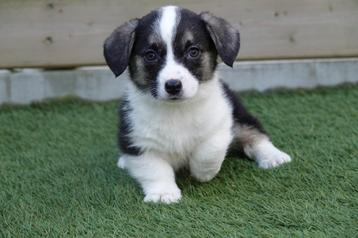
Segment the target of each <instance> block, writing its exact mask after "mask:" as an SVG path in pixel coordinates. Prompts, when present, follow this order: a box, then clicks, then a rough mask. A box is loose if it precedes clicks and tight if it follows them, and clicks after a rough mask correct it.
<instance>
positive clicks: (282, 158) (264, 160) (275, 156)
mask: <svg viewBox="0 0 358 238" xmlns="http://www.w3.org/2000/svg"><path fill="white" fill-rule="evenodd" d="M291 160H292V159H291V157H290V156H289V155H288V154H286V153H285V152H282V151H280V150H279V149H277V148H275V147H273V148H271V149H270V150H267V151H265V152H264V153H262V154H261V155H260V158H258V160H257V162H258V165H259V167H260V168H262V169H271V168H275V167H277V166H279V165H281V164H284V163H288V162H290V161H291Z"/></svg>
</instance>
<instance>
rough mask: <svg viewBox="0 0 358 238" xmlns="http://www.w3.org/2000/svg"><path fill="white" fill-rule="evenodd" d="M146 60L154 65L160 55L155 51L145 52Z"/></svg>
mask: <svg viewBox="0 0 358 238" xmlns="http://www.w3.org/2000/svg"><path fill="white" fill-rule="evenodd" d="M144 59H145V60H146V61H147V62H149V63H153V62H155V61H157V59H158V55H157V53H156V52H155V51H154V50H147V51H146V52H145V55H144Z"/></svg>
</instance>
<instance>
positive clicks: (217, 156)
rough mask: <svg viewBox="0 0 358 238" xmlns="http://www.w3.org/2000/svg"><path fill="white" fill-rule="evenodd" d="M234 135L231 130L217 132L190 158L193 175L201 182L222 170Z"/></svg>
mask: <svg viewBox="0 0 358 238" xmlns="http://www.w3.org/2000/svg"><path fill="white" fill-rule="evenodd" d="M231 138H232V135H231V133H230V131H229V130H226V131H222V132H219V133H217V134H216V135H215V136H213V137H211V138H209V139H208V140H206V141H204V142H203V143H202V144H200V145H199V146H198V147H197V149H196V150H195V152H194V153H193V155H192V158H191V159H190V163H189V164H190V172H191V175H192V176H193V177H194V178H196V179H197V180H199V181H200V182H207V181H209V180H211V179H212V178H214V177H215V175H216V174H217V173H218V172H219V171H220V168H221V164H222V162H223V161H224V159H225V156H226V152H227V149H228V147H229V145H230V141H231Z"/></svg>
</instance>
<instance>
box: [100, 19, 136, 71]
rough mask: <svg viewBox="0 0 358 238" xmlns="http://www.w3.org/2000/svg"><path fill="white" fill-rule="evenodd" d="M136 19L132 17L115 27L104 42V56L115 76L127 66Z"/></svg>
mask: <svg viewBox="0 0 358 238" xmlns="http://www.w3.org/2000/svg"><path fill="white" fill-rule="evenodd" d="M138 22H139V20H138V19H132V20H130V21H128V22H126V23H124V24H123V25H121V26H120V27H118V28H117V29H115V30H114V31H113V33H112V34H111V35H110V36H109V37H108V38H107V39H106V41H105V42H104V47H103V48H104V50H103V53H104V58H105V59H106V62H107V65H108V66H109V68H110V69H111V70H112V72H113V73H114V75H115V76H116V77H117V76H119V75H121V74H122V73H123V72H124V70H125V69H126V68H127V66H128V63H129V58H130V56H131V52H132V48H133V44H134V38H135V30H136V28H137V26H138Z"/></svg>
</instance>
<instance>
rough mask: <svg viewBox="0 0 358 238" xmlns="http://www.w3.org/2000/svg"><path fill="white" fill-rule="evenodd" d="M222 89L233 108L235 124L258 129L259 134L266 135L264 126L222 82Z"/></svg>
mask: <svg viewBox="0 0 358 238" xmlns="http://www.w3.org/2000/svg"><path fill="white" fill-rule="evenodd" d="M222 87H223V89H224V92H225V96H226V97H227V99H228V100H229V102H230V104H231V106H232V109H233V110H232V116H233V118H234V122H235V123H238V124H240V125H245V126H248V127H252V128H254V129H257V130H258V131H259V132H261V133H263V134H266V132H265V130H264V128H263V126H262V125H261V123H260V122H259V120H257V119H256V118H255V117H254V116H252V115H251V114H250V113H249V112H248V111H247V110H246V108H245V107H244V106H243V105H242V103H241V101H240V98H239V97H236V96H235V94H234V93H233V92H232V91H231V90H230V88H229V87H228V86H227V85H226V84H225V83H224V82H222Z"/></svg>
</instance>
